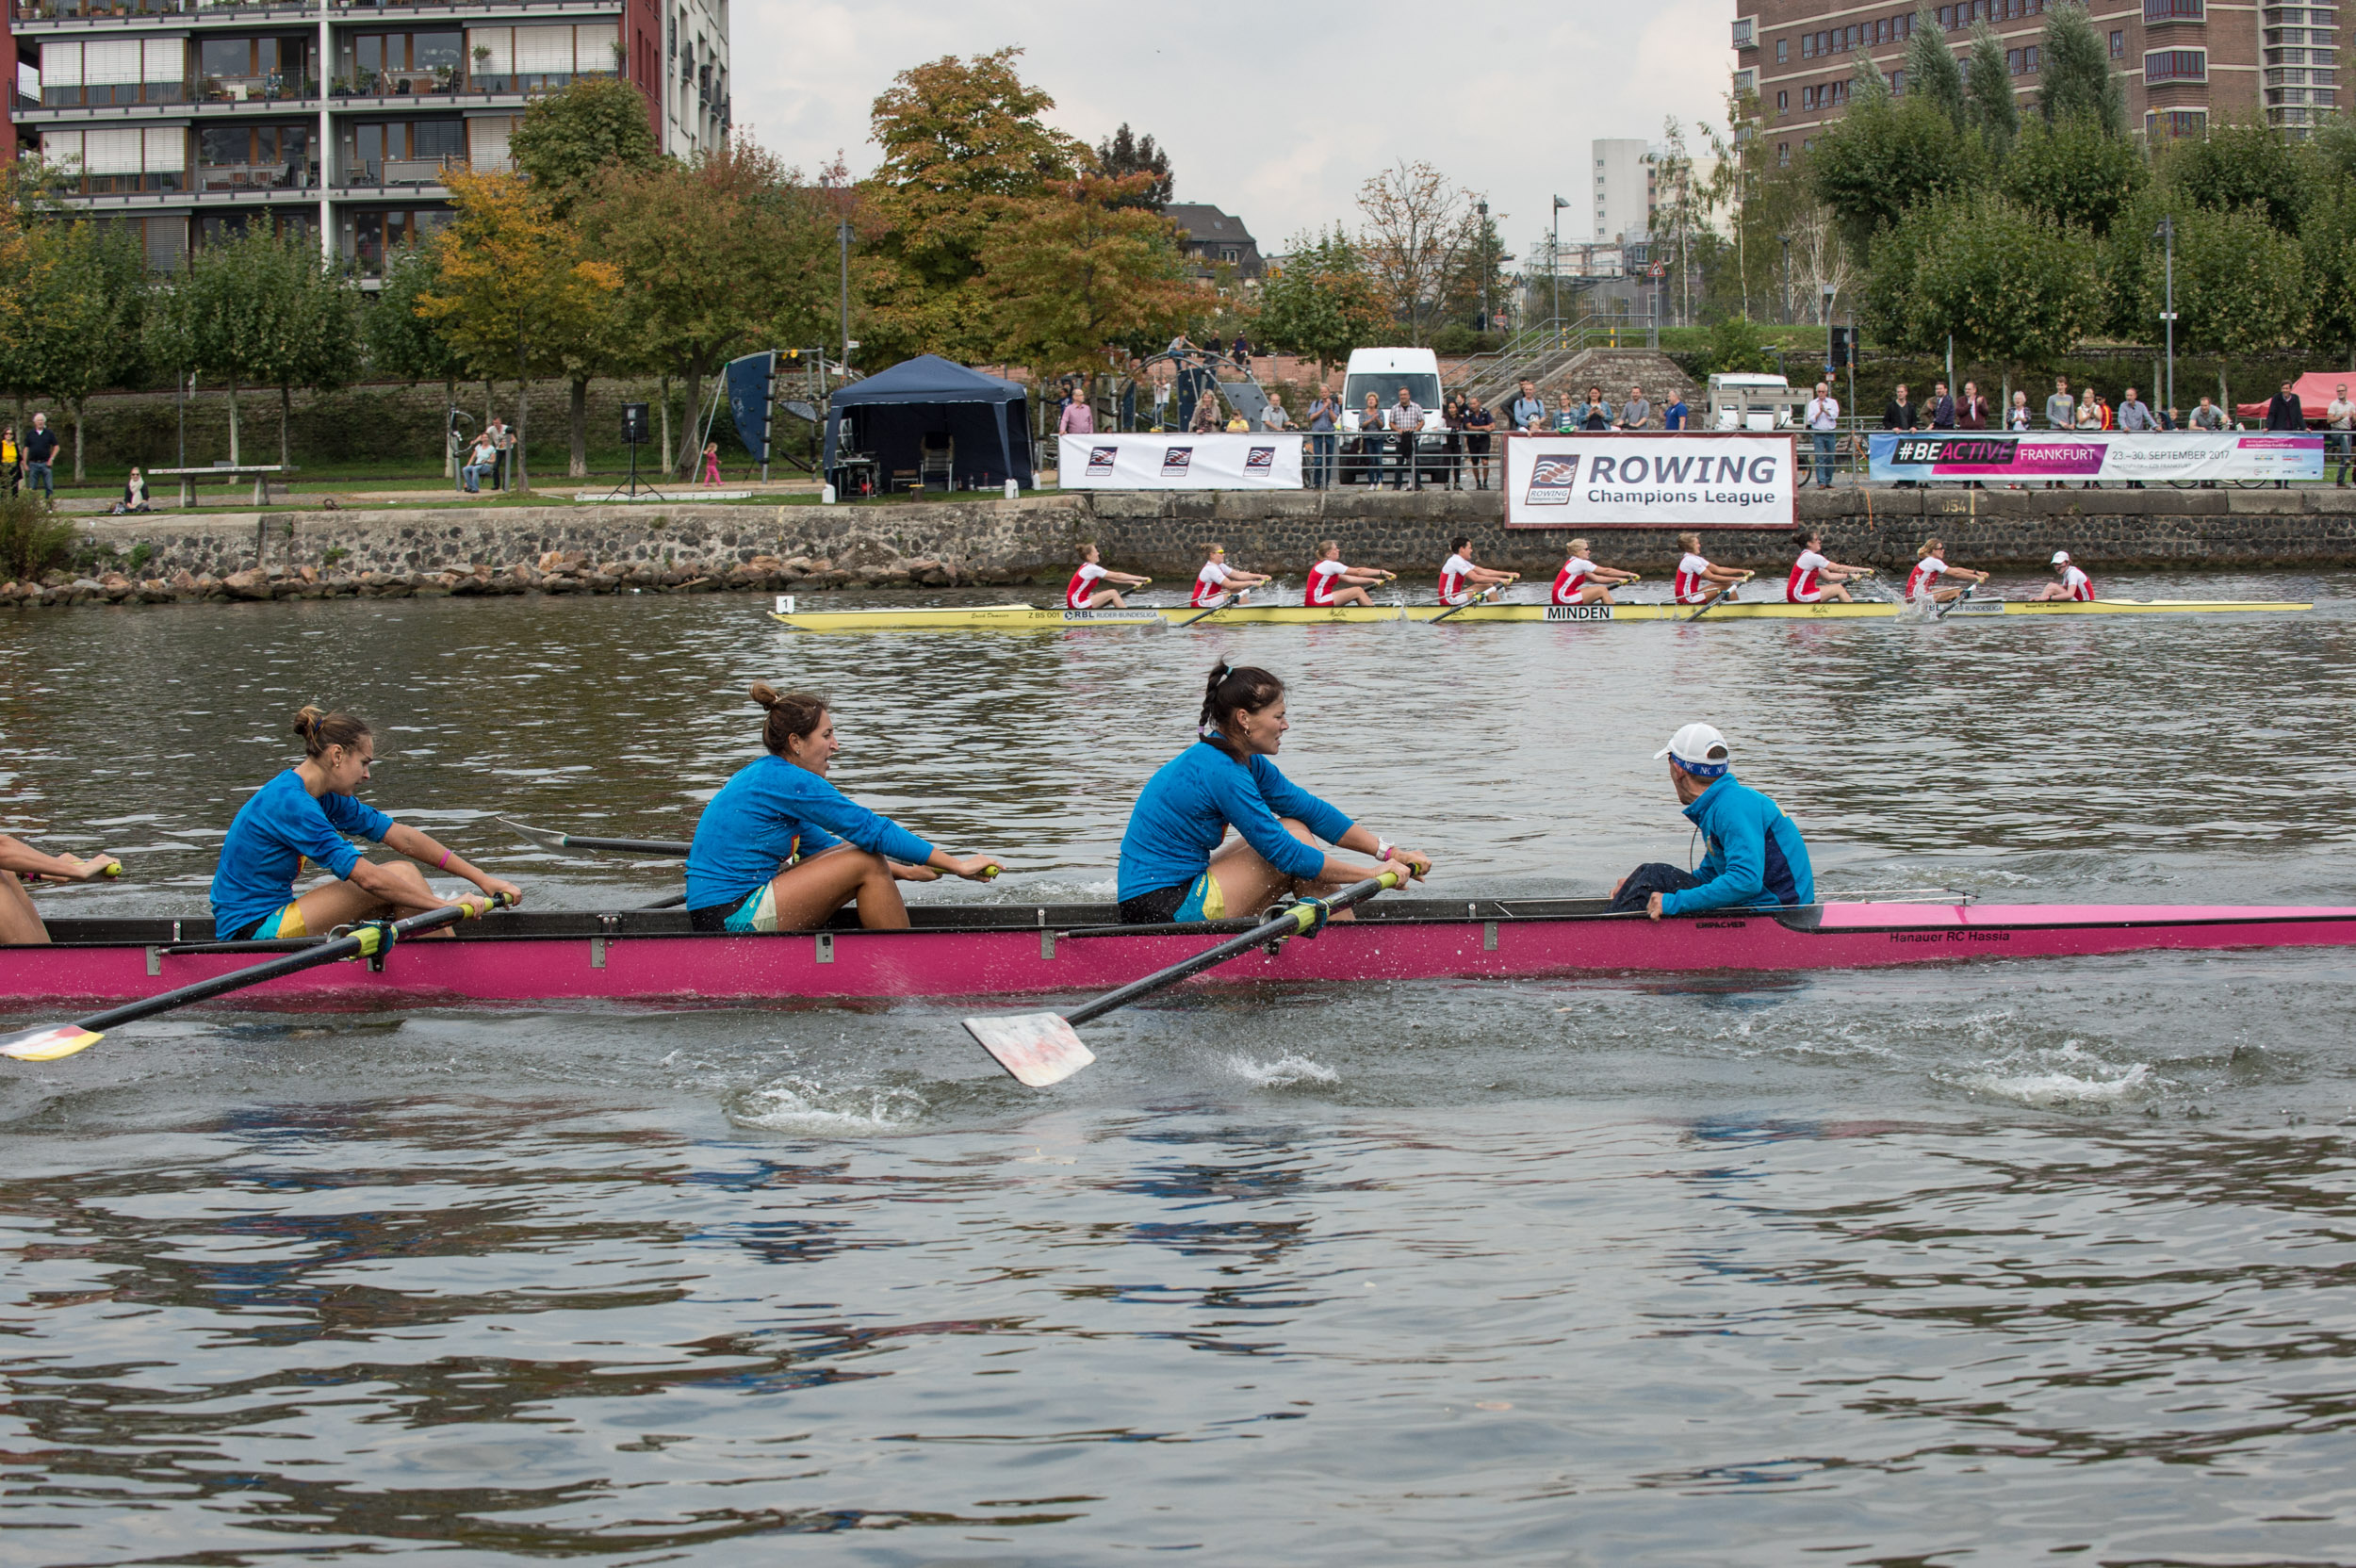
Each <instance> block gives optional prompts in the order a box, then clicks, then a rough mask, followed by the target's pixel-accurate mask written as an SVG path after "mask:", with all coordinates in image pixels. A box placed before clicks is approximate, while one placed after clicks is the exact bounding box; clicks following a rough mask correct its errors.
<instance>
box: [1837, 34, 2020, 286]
mask: <svg viewBox="0 0 2356 1568" xmlns="http://www.w3.org/2000/svg"><path fill="white" fill-rule="evenodd" d="M1916 36H1917V37H1918V38H1919V37H1920V36H1921V35H1920V33H1919V32H1918V33H1917V35H1916ZM1939 54H1940V56H1941V57H1942V58H1948V59H1949V62H1950V63H1951V64H1952V63H1953V60H1952V57H1948V56H1947V55H1946V52H1945V49H1944V46H1941V48H1940V50H1939ZM1808 176H1809V179H1810V182H1811V184H1812V185H1813V187H1814V188H1815V192H1816V195H1817V196H1818V198H1819V199H1821V200H1822V201H1823V202H1824V204H1825V205H1826V206H1828V207H1830V208H1831V209H1832V213H1833V217H1834V219H1835V221H1837V222H1838V223H1839V224H1840V227H1841V237H1843V238H1844V239H1846V240H1847V241H1848V243H1849V244H1850V246H1851V247H1852V249H1854V250H1856V251H1857V253H1859V254H1867V255H1870V250H1869V247H1870V246H1871V245H1872V243H1873V235H1874V233H1875V231H1876V230H1879V229H1882V228H1884V227H1889V226H1893V225H1895V224H1896V223H1897V222H1898V221H1899V220H1900V219H1902V218H1904V217H1905V216H1906V211H1907V209H1908V208H1910V207H1912V206H1914V205H1916V204H1920V203H1925V202H1934V201H1937V200H1939V199H1940V198H1941V197H1946V196H1955V195H1960V194H1962V193H1963V192H1965V191H1967V190H1971V189H1972V188H1975V187H1977V186H1979V185H1980V184H1981V183H1982V182H1983V181H1984V180H1985V179H1986V177H1987V168H1986V164H1985V162H1984V160H1983V156H1982V153H1981V149H1980V144H1979V142H1978V141H1977V140H1976V139H1972V138H1970V137H1963V136H1958V135H1956V134H1955V125H1954V123H1953V122H1951V121H1950V120H1949V118H1948V113H1947V110H1946V109H1945V108H1944V107H1942V106H1940V104H1939V102H1938V101H1937V99H1936V98H1935V97H1933V96H1930V95H1927V94H1917V93H1916V92H1915V91H1914V90H1913V89H1912V87H1911V86H1910V85H1909V87H1908V89H1907V91H1906V96H1905V97H1903V98H1896V99H1890V100H1888V101H1886V102H1883V103H1878V104H1870V105H1856V106H1852V107H1851V108H1850V110H1849V112H1848V113H1847V114H1846V115H1844V116H1842V117H1841V119H1840V120H1839V121H1837V122H1834V123H1832V124H1831V125H1828V126H1826V127H1825V128H1824V135H1823V136H1821V137H1819V138H1818V139H1817V142H1816V150H1815V152H1814V153H1812V154H1810V155H1809V156H1808Z"/></svg>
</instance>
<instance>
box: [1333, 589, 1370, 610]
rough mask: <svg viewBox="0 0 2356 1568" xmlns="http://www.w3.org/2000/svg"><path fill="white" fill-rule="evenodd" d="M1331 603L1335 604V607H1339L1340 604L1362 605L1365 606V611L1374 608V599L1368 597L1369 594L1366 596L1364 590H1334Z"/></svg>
mask: <svg viewBox="0 0 2356 1568" xmlns="http://www.w3.org/2000/svg"><path fill="white" fill-rule="evenodd" d="M1333 603H1335V604H1337V605H1340V604H1363V605H1365V606H1366V608H1367V609H1369V610H1371V609H1373V608H1374V598H1373V596H1371V595H1369V594H1368V593H1367V592H1366V590H1365V589H1364V588H1340V589H1336V590H1334V593H1333Z"/></svg>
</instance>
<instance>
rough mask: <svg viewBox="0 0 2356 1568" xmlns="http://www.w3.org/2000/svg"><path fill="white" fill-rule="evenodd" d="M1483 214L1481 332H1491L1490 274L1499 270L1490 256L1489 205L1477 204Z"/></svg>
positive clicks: (1484, 203)
mask: <svg viewBox="0 0 2356 1568" xmlns="http://www.w3.org/2000/svg"><path fill="white" fill-rule="evenodd" d="M1477 205H1478V207H1479V209H1480V212H1481V331H1482V332H1484V333H1485V332H1487V331H1488V330H1489V274H1490V273H1491V272H1493V271H1495V270H1497V269H1496V267H1495V266H1494V265H1493V264H1492V262H1491V259H1490V256H1489V204H1488V203H1486V202H1481V203H1479V204H1477Z"/></svg>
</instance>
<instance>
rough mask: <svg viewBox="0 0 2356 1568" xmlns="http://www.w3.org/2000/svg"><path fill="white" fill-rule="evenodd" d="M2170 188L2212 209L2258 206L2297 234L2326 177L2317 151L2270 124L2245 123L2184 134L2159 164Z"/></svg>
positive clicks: (2280, 229) (2279, 227)
mask: <svg viewBox="0 0 2356 1568" xmlns="http://www.w3.org/2000/svg"><path fill="white" fill-rule="evenodd" d="M2160 172H2161V177H2162V179H2163V180H2164V181H2165V183H2166V184H2167V186H2168V188H2169V189H2170V190H2171V191H2173V192H2175V193H2176V194H2177V195H2179V196H2181V197H2182V198H2184V201H2186V202H2189V203H2191V204H2193V205H2195V206H2202V207H2207V208H2208V209H2210V210H2211V211H2212V212H2232V211H2234V210H2236V209H2237V208H2241V207H2254V208H2256V209H2258V211H2259V212H2260V213H2261V214H2262V215H2263V216H2264V217H2265V218H2266V221H2267V222H2268V223H2270V224H2272V225H2273V226H2274V230H2275V232H2276V233H2278V234H2297V233H2298V232H2299V220H2300V219H2301V218H2302V217H2303V216H2304V215H2305V212H2306V206H2307V201H2308V198H2309V195H2310V194H2311V193H2312V192H2313V191H2314V190H2315V189H2316V188H2319V187H2320V186H2321V185H2322V184H2324V183H2325V182H2324V181H2321V180H2319V179H2317V178H2316V175H2317V173H2318V172H2319V171H2318V170H2317V169H2316V167H2315V157H2314V155H2312V154H2310V153H2307V152H2306V151H2305V150H2303V149H2301V148H2299V147H2295V146H2293V145H2292V144H2291V143H2290V142H2288V141H2286V140H2284V139H2282V133H2281V132H2279V131H2277V130H2275V129H2274V128H2273V127H2272V126H2269V125H2263V124H2257V123H2254V122H2247V121H2245V122H2240V123H2236V124H2225V125H2218V126H2216V127H2215V128H2213V129H2212V130H2211V131H2210V132H2209V134H2208V135H2207V136H2206V137H2186V138H2184V139H2181V140H2179V141H2177V142H2176V143H2175V144H2174V145H2173V146H2171V147H2170V148H2169V149H2168V153H2167V155H2166V157H2165V158H2164V160H2163V161H2162V163H2161V166H2160Z"/></svg>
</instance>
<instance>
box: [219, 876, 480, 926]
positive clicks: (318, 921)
mask: <svg viewBox="0 0 2356 1568" xmlns="http://www.w3.org/2000/svg"><path fill="white" fill-rule="evenodd" d="M376 869H377V870H379V871H381V872H383V873H384V874H386V875H388V876H390V877H391V878H392V879H393V880H394V881H396V882H398V883H400V884H401V891H402V892H403V893H404V894H405V895H407V897H408V899H409V900H414V902H403V903H397V904H396V903H387V902H386V901H385V900H384V899H381V898H379V897H377V896H376V894H374V893H372V892H370V891H368V890H367V889H366V888H363V887H361V886H360V885H359V884H358V883H356V882H344V881H337V882H322V883H321V884H319V886H318V887H316V888H313V889H312V890H310V891H309V892H307V893H304V894H303V895H302V896H301V897H299V898H297V899H296V900H295V907H296V908H297V909H300V910H301V911H302V912H303V929H304V930H305V931H308V932H309V933H310V934H311V935H312V936H314V937H323V936H325V935H327V933H328V932H330V931H333V930H334V929H335V927H337V926H338V925H350V924H351V923H352V922H354V921H361V920H400V919H401V917H402V916H404V915H414V914H417V913H418V912H420V911H421V910H425V909H431V908H434V907H435V906H437V905H438V904H439V903H440V902H441V900H440V898H439V897H438V896H437V895H436V894H435V893H434V890H433V889H432V888H429V887H427V886H426V881H425V873H423V872H421V871H419V870H418V869H417V864H416V863H415V862H414V861H410V860H392V861H385V862H381V863H379V864H378V866H377V868H376ZM225 934H226V933H224V935H225ZM426 935H427V936H429V937H448V936H449V935H450V932H449V931H448V930H441V931H429V932H427V933H426Z"/></svg>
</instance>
